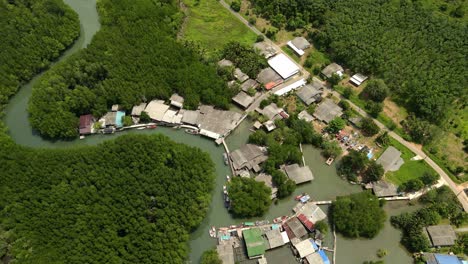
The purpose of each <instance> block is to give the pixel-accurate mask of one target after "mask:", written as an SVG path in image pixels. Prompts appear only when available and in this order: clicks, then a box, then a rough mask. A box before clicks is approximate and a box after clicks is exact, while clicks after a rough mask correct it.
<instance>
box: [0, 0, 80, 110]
mask: <svg viewBox="0 0 468 264" xmlns="http://www.w3.org/2000/svg"><path fill="white" fill-rule="evenodd" d="M0 14H1V15H0V36H2V37H1V38H0V47H2V48H1V49H0V58H1V59H0V105H4V104H6V103H7V100H8V98H9V97H10V96H12V95H13V94H14V93H15V92H16V90H17V89H18V87H19V85H20V84H21V83H24V82H26V81H28V80H29V79H31V78H32V77H33V75H34V74H36V73H38V72H39V71H41V70H43V69H45V68H46V67H48V66H49V64H50V62H51V61H52V60H54V59H55V58H57V57H58V56H59V54H60V52H62V51H63V50H64V49H65V48H67V47H68V46H69V45H70V44H72V43H73V41H74V40H75V39H76V38H77V37H78V35H79V33H80V23H79V21H78V16H77V15H76V13H75V12H73V11H72V10H71V9H70V8H69V7H68V6H66V5H65V4H64V3H63V2H62V1H61V0H15V1H0ZM0 110H1V108H0Z"/></svg>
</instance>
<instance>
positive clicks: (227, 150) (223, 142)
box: [221, 138, 234, 176]
mask: <svg viewBox="0 0 468 264" xmlns="http://www.w3.org/2000/svg"><path fill="white" fill-rule="evenodd" d="M221 142H222V144H223V146H224V151H225V153H226V155H227V160H228V165H229V168H231V173H232V174H231V175H232V176H234V167H233V165H232V161H231V158H230V157H229V153H230V152H229V147H228V145H227V144H226V141H224V138H223V140H222V141H221Z"/></svg>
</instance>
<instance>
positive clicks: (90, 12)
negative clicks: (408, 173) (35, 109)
mask: <svg viewBox="0 0 468 264" xmlns="http://www.w3.org/2000/svg"><path fill="white" fill-rule="evenodd" d="M65 2H66V3H67V4H69V5H70V6H71V7H72V8H73V9H74V10H75V11H76V12H77V13H78V14H79V17H80V20H81V26H82V29H81V31H82V32H81V33H82V34H81V37H80V38H79V40H77V42H76V43H75V44H74V45H73V47H71V48H70V49H69V50H68V51H67V52H66V53H65V54H64V55H63V56H62V57H61V58H60V59H59V60H58V61H62V60H64V59H65V58H67V57H68V56H70V55H71V54H73V53H74V52H76V51H77V50H79V49H81V48H83V47H85V46H86V45H87V44H89V42H90V41H91V39H92V36H93V35H94V34H95V33H96V31H97V30H99V27H100V24H99V20H98V16H97V12H96V9H95V5H96V0H65ZM40 76H41V74H40V75H38V76H36V77H35V78H34V79H33V80H32V81H31V82H30V83H28V84H26V85H24V86H23V87H22V88H21V89H20V91H19V92H18V93H17V95H16V96H14V97H13V98H12V99H11V101H10V104H9V106H8V107H7V109H6V117H5V120H4V121H5V123H6V125H7V126H8V127H9V129H10V135H11V137H12V138H13V139H14V140H15V141H16V142H17V143H18V144H22V145H26V146H31V147H51V148H56V147H70V146H74V145H95V144H98V143H100V142H102V141H104V140H110V139H112V138H115V137H117V136H119V135H123V134H126V133H140V134H148V133H161V134H164V135H166V136H168V137H170V138H171V139H172V140H174V141H176V142H180V143H184V144H188V145H191V146H195V147H199V148H201V149H202V150H204V151H206V152H207V153H209V154H210V156H211V158H212V160H213V161H214V163H215V165H216V173H217V179H216V189H215V190H214V194H213V199H212V203H211V205H210V209H209V212H208V215H207V217H206V218H205V219H204V221H203V222H202V223H201V225H200V227H199V228H198V229H197V230H196V231H194V232H193V234H192V239H191V241H190V248H191V252H190V256H189V259H190V261H191V262H192V263H198V260H199V258H200V256H201V254H202V253H203V251H205V250H207V249H210V248H212V247H214V246H215V244H216V241H215V240H214V239H211V238H209V236H208V229H209V227H210V226H212V225H215V226H228V225H231V224H234V223H240V222H243V221H246V219H233V218H232V217H231V216H230V215H229V214H228V213H227V211H226V209H225V208H224V206H223V201H222V194H221V190H222V186H223V185H224V184H225V182H226V175H227V174H228V173H229V169H228V167H227V166H225V165H224V162H223V159H222V153H223V151H224V149H223V148H222V147H218V146H216V145H215V144H214V143H213V142H212V141H211V140H208V139H205V138H202V137H198V136H193V135H189V134H186V133H184V132H183V131H181V130H174V129H171V128H161V127H160V128H157V129H155V130H133V131H126V132H121V133H118V134H114V135H94V136H90V137H87V138H86V139H84V140H74V141H55V142H51V141H47V140H44V139H42V138H41V137H39V136H38V135H37V134H36V133H34V131H33V130H32V129H31V126H30V125H29V122H28V114H27V111H26V109H27V103H28V101H29V97H30V94H31V88H32V86H33V85H34V83H35V82H36V81H37V80H38V78H40ZM250 127H251V123H249V122H248V121H245V122H244V123H243V124H241V125H240V126H239V128H238V129H237V130H235V131H234V132H233V133H232V134H231V135H230V137H229V138H228V139H227V143H228V145H229V147H230V149H231V150H234V149H236V148H239V147H240V146H241V145H242V144H245V143H246V142H247V139H248V135H249V128H250ZM303 150H304V156H305V162H306V164H307V165H308V166H310V167H311V169H312V172H313V174H314V176H315V180H314V181H313V182H312V183H309V184H305V185H303V186H300V187H299V188H297V190H296V193H295V195H296V194H300V193H302V192H307V193H309V194H310V195H311V196H312V197H313V199H316V200H330V199H333V198H335V197H336V196H338V195H345V194H350V193H354V192H359V191H360V188H359V187H357V186H353V185H350V184H348V183H347V182H346V181H343V180H342V179H340V178H339V177H338V176H337V174H336V170H335V167H334V166H327V165H326V164H325V161H324V159H323V158H322V157H321V156H320V152H319V151H318V150H317V149H315V148H313V147H311V146H304V147H303ZM295 195H293V196H292V197H294V196H295ZM292 197H291V198H287V199H285V200H283V201H281V202H279V203H278V204H277V205H272V206H271V208H270V210H269V212H268V213H267V214H266V215H265V216H264V217H262V218H260V219H269V220H272V219H273V218H275V217H277V216H281V215H286V214H289V213H290V212H291V208H292V207H293V206H294V205H295V203H296V202H295V201H294V200H293V198H292ZM323 209H324V210H327V207H323ZM385 209H386V211H387V212H388V214H390V215H392V214H398V213H400V212H402V211H405V210H411V209H412V208H410V207H407V206H405V205H404V204H402V203H392V204H388V205H387V206H386V208H385ZM248 220H257V219H248ZM399 239H400V233H399V232H398V230H395V229H394V228H392V227H391V226H390V225H389V223H388V221H387V223H386V225H385V228H384V230H383V231H382V232H381V233H380V234H379V235H378V236H377V237H376V238H375V239H373V240H362V241H356V240H346V239H344V238H341V237H338V241H337V244H338V250H337V260H338V261H337V263H340V264H341V263H344V264H354V263H356V264H358V263H359V264H360V263H362V261H364V260H371V259H376V256H375V253H376V251H377V249H379V248H384V249H387V250H388V251H389V255H388V256H387V257H386V258H385V260H386V263H401V264H404V263H411V259H410V257H409V256H408V255H407V253H406V251H405V250H403V249H402V248H401V247H400V246H399V243H398V241H399ZM332 241H333V240H332V238H331V235H329V236H328V237H327V239H326V243H327V245H328V246H330V247H332V246H333V245H332ZM330 256H331V255H330ZM266 257H267V259H268V262H269V263H273V264H275V263H278V264H283V263H296V262H295V259H294V257H293V256H292V254H291V253H290V250H289V248H288V247H283V248H280V249H276V250H274V251H269V252H267V255H266Z"/></svg>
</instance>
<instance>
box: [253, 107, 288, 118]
mask: <svg viewBox="0 0 468 264" xmlns="http://www.w3.org/2000/svg"><path fill="white" fill-rule="evenodd" d="M256 110H257V112H258V113H260V114H262V115H264V116H265V117H267V118H268V120H276V119H283V116H285V115H284V114H281V113H282V112H284V110H283V108H279V107H278V106H277V105H276V104H275V103H271V104H269V105H267V106H265V107H264V108H263V109H256Z"/></svg>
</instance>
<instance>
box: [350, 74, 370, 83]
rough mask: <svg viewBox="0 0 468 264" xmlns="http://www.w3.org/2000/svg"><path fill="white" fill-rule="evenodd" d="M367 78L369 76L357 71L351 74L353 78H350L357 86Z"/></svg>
mask: <svg viewBox="0 0 468 264" xmlns="http://www.w3.org/2000/svg"><path fill="white" fill-rule="evenodd" d="M365 80H367V76H364V75H362V74H360V73H356V74H354V75H353V76H351V78H350V79H349V82H350V83H352V84H354V85H356V86H359V85H361V84H362V83H363V82H364V81H365Z"/></svg>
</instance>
